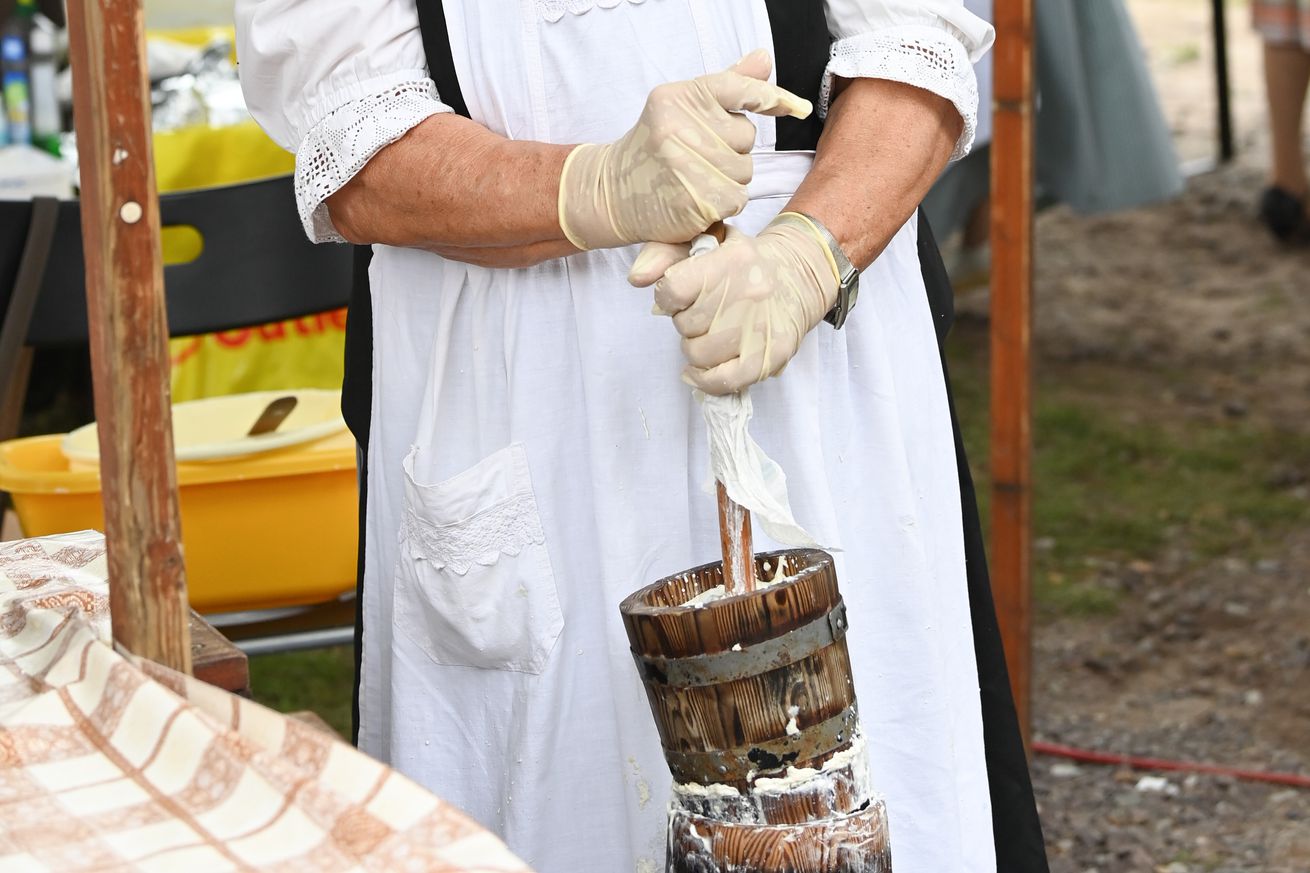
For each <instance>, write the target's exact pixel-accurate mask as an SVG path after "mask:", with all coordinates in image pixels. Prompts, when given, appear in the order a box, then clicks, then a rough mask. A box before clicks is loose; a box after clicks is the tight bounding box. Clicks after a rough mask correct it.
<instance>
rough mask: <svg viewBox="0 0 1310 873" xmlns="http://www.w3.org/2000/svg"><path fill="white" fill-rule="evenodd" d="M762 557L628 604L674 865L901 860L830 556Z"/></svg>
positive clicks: (654, 589)
mask: <svg viewBox="0 0 1310 873" xmlns="http://www.w3.org/2000/svg"><path fill="white" fill-rule="evenodd" d="M754 569H755V571H756V573H755V577H756V578H758V579H761V580H766V581H765V582H763V583H761V584H760V585H759V586H758V587H756V588H755V589H754V590H748V591H745V592H744V593H738V594H733V595H728V596H723V597H719V598H710V599H706V598H702V600H703V601H704V602H698V603H695V604H688V601H692V600H693V599H695V598H697V597H698V596H700V595H705V594H706V593H707V592H711V591H712V590H713V589H715V588H716V586H719V585H722V584H724V579H723V565H722V563H721V562H716V563H713V564H706V565H704V566H702V567H697V568H695V569H693V570H688V571H686V572H684V573H680V574H678V575H676V576H671V577H669V578H666V579H662V580H660V581H659V582H656V583H654V584H653V585H649V586H647V587H646V588H643V589H641V590H640V591H638V592H636V593H635V594H633V595H632V596H630V597H628V598H627V599H626V600H625V601H623V604H622V605H621V607H620V610H621V612H622V614H623V621H624V625H625V627H626V629H627V633H628V640H629V642H630V643H631V646H632V651H633V654H634V656H635V658H636V661H637V668H638V671H639V672H640V674H641V679H642V682H643V684H644V685H645V687H646V692H647V696H648V697H649V700H650V707H651V713H652V714H653V715H654V717H655V723H656V725H657V727H658V729H659V735H660V740H661V743H662V744H663V747H664V756H665V760H666V761H667V762H668V765H669V769H670V770H671V771H672V773H673V779H674V783H675V788H674V797H673V799H672V803H671V804H670V809H669V853H668V864H667V870H668V871H670V873H782V871H788V873H890V871H891V869H892V868H891V853H890V845H889V837H888V830H887V811H886V807H885V806H884V804H883V802H882V800H881V799H880V798H878V797H877V796H876V794H875V793H874V792H873V790H872V787H871V785H870V779H869V775H868V763H867V760H866V757H865V754H864V740H863V737H862V736H861V734H860V729H859V717H858V713H857V708H856V700H855V687H854V684H853V682H852V679H851V666H850V657H849V655H848V653H847V648H846V630H847V624H846V611H845V606H844V604H843V602H842V597H841V593H840V591H839V590H838V587H837V575H836V572H835V570H834V567H833V559H832V556H831V555H829V554H827V553H826V552H823V551H819V550H817V549H803V550H791V551H784V552H774V553H771V554H763V555H758V556H756V557H755V568H754ZM770 579H775V580H777V581H775V582H772V583H770V582H768V581H767V580H770Z"/></svg>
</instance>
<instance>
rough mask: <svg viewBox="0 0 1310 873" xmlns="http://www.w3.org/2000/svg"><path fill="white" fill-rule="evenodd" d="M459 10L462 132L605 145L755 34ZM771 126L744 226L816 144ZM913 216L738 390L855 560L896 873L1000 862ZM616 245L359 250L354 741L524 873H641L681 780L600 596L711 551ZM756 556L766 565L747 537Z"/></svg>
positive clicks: (693, 423)
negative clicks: (362, 501)
mask: <svg viewBox="0 0 1310 873" xmlns="http://www.w3.org/2000/svg"><path fill="white" fill-rule="evenodd" d="M592 5H593V2H589V0H568V2H563V0H476V2H474V0H465V2H447V4H446V7H447V15H448V19H449V22H450V26H451V42H452V46H453V50H454V56H455V60H456V65H457V67H458V71H459V76H460V80H461V83H462V85H463V90H464V95H465V98H466V99H467V102H468V105H469V109H470V111H471V113H472V115H473V117H474V118H475V119H476V120H478V121H480V122H482V123H483V124H486V125H487V126H489V127H490V128H491V129H492V130H495V131H497V132H499V133H502V134H505V135H507V136H510V137H514V138H524V139H527V138H530V139H536V140H546V141H552V142H564V143H567V142H583V141H602V142H603V141H608V140H612V139H614V138H616V137H618V136H620V135H621V134H622V133H623V132H624V131H625V130H626V129H627V128H628V127H630V126H631V124H632V123H633V121H634V120H635V119H636V117H637V115H638V114H639V113H640V111H641V108H642V106H643V104H644V101H645V98H646V95H647V93H648V92H649V91H650V90H651V88H653V87H654V86H656V85H658V84H660V83H662V82H666V81H673V80H678V79H686V78H690V77H693V76H697V75H700V74H702V73H705V72H707V71H713V70H718V69H721V68H724V67H726V66H728V65H729V64H730V63H732V62H733V61H734V60H736V59H737V58H738V57H740V56H742V55H744V54H745V53H747V52H748V51H750V50H751V49H754V48H756V47H759V46H766V47H771V46H772V40H771V36H770V30H769V24H768V20H767V16H766V12H765V6H764V3H763V2H762V0H760V2H752V3H688V2H686V0H646V2H638V0H632V2H619V0H599V2H598V3H595V4H594V5H595V8H591V9H589V10H588V9H584V8H585V7H590V6H592ZM755 120H756V121H757V123H758V126H759V135H758V139H757V149H756V154H755V179H754V181H753V182H752V184H751V186H750V192H751V198H752V199H751V202H750V205H749V207H748V208H747V210H746V212H745V213H744V214H743V215H742V216H741V217H740V219H739V220H738V224H739V226H741V227H742V228H744V229H745V230H747V231H750V232H754V231H757V230H758V229H759V228H760V227H762V226H763V225H764V224H765V223H767V222H768V220H769V219H770V218H771V217H772V216H773V215H774V214H776V213H777V212H778V211H779V210H780V209H781V208H782V207H783V206H784V205H785V204H786V202H787V200H788V198H789V196H790V194H791V193H792V192H793V191H794V190H795V188H796V186H797V185H798V184H799V182H800V181H801V179H802V178H803V177H804V175H805V173H806V171H807V169H808V167H809V164H810V161H811V156H810V155H805V154H796V153H793V154H776V153H774V152H773V151H772V149H773V142H774V126H773V122H772V121H771V120H769V119H763V118H759V119H755ZM915 233H916V231H915V223H914V222H910V223H909V224H907V225H906V226H905V227H904V228H902V230H901V231H900V233H899V234H898V235H897V237H896V238H895V240H894V241H893V242H892V244H891V245H890V246H889V247H888V249H887V251H886V252H885V253H884V254H883V255H882V257H880V258H879V259H878V261H877V262H876V263H875V264H874V265H873V266H872V267H870V269H869V270H868V271H866V272H865V274H864V276H863V279H862V281H861V288H862V293H861V297H860V305H859V307H858V308H857V309H856V310H855V312H854V314H853V316H852V317H851V319H850V320H849V321H848V322H847V325H846V327H845V328H844V329H843V330H841V331H833V330H832V329H831V328H829V327H828V326H827V325H820V326H819V327H818V328H817V329H816V330H815V331H814V332H813V334H812V335H811V336H810V337H809V338H808V339H807V340H806V342H805V345H804V346H803V348H802V349H801V352H800V354H799V355H798V356H797V358H796V360H795V361H793V362H792V364H791V365H790V366H789V367H788V368H787V371H786V373H785V375H783V376H782V377H781V378H778V379H774V380H770V381H769V382H768V383H766V384H764V385H761V386H757V387H756V388H754V389H752V396H753V398H754V402H755V408H756V417H755V420H754V424H753V431H754V434H755V436H756V438H757V439H758V440H759V442H760V444H761V445H762V446H763V447H764V449H765V450H766V451H767V452H768V453H769V454H770V455H772V457H774V458H775V459H776V460H777V461H778V462H779V463H780V464H781V465H782V466H783V468H784V469H785V470H786V472H787V475H788V480H789V487H790V492H791V498H792V505H793V508H794V509H795V511H796V517H797V520H798V521H799V522H800V523H801V524H802V525H804V526H805V527H807V528H808V529H809V530H810V531H811V532H812V533H814V534H815V536H816V537H817V538H818V539H819V540H820V541H821V542H825V543H830V544H834V545H836V546H838V547H840V548H841V549H842V552H841V553H840V554H838V555H837V566H838V572H839V575H840V579H841V583H842V589H843V592H844V594H845V597H846V602H847V604H848V608H849V615H850V622H851V632H850V637H849V641H850V652H851V660H852V664H853V667H854V671H855V679H856V686H857V692H858V695H859V702H860V710H861V717H862V721H863V725H864V731H865V734H866V736H867V738H868V741H869V746H870V749H871V755H872V766H873V776H874V780H875V784H876V785H877V786H878V787H879V789H880V790H881V791H883V792H884V793H885V794H886V796H887V800H888V807H889V810H890V813H891V827H892V844H893V855H894V863H895V869H896V871H897V873H956V871H969V873H973V871H978V873H995V869H996V867H995V862H994V860H993V857H994V856H993V844H992V825H991V813H990V807H989V800H988V792H987V776H986V771H985V766H984V759H983V743H982V724H981V718H980V714H979V700H978V683H977V673H976V669H975V664H974V654H973V642H972V633H971V628H970V622H969V606H968V596H967V592H966V588H965V568H964V549H963V538H962V533H961V530H962V527H961V520H960V496H959V487H958V480H957V477H956V467H955V455H954V448H953V443H952V435H951V427H950V421H949V418H948V412H947V401H946V393H945V386H944V384H943V378H942V372H941V365H940V362H939V359H938V352H937V344H936V340H935V337H934V332H933V325H932V321H931V317H930V315H929V310H928V305H927V301H926V298H925V291H924V287H923V281H922V278H921V275H920V270H919V261H918V257H917V252H916V245H915V243H916V239H915ZM634 255H635V250H633V249H625V250H617V251H600V252H592V253H587V254H582V255H577V256H574V257H571V258H568V259H565V260H556V261H552V262H549V263H545V264H542V265H540V266H537V267H533V268H530V269H523V270H488V269H482V268H478V267H469V266H465V265H463V264H460V263H455V262H451V261H445V260H443V259H441V258H439V257H437V256H435V255H432V254H429V253H426V252H421V251H417V250H409V249H397V248H388V247H383V246H377V247H375V256H374V258H373V262H372V267H371V271H370V278H371V282H372V297H373V319H374V360H373V409H372V429H371V438H370V444H369V458H368V464H369V477H368V484H369V493H368V497H367V499H368V507H367V515H368V528H367V549H366V563H367V567H366V582H365V586H364V601H363V609H364V628H365V630H364V651H363V679H362V692H361V693H362V699H361V704H362V726H361V732H360V745H361V747H362V748H363V749H364V750H365V751H367V752H369V753H370V754H373V755H375V756H377V757H379V758H381V759H382V760H384V761H386V762H388V763H390V764H392V765H393V766H394V767H396V768H398V769H399V770H400V771H401V772H403V773H405V774H407V775H408V776H410V777H412V778H414V779H416V780H417V781H419V782H421V783H422V784H424V785H426V786H427V787H429V788H431V789H432V790H433V791H435V792H437V793H438V794H440V795H441V796H443V797H445V798H446V799H448V800H450V801H452V802H453V803H455V804H457V805H458V806H460V807H462V808H464V809H465V810H467V811H468V812H469V813H470V814H471V815H472V816H473V817H475V818H476V819H477V820H478V821H480V822H481V823H483V824H484V825H486V826H487V827H488V828H490V829H492V830H493V831H495V832H496V833H498V834H500V835H501V836H502V837H503V838H504V839H505V840H506V841H507V842H508V843H509V845H510V847H511V848H513V849H514V850H515V851H516V852H517V853H518V854H520V855H521V856H522V857H523V858H524V859H525V860H527V861H528V862H529V863H530V864H531V865H532V866H533V867H534V868H535V869H537V870H538V871H540V873H615V871H639V873H645V871H656V870H659V869H661V868H662V866H663V858H664V833H665V811H666V803H667V799H668V796H669V783H670V777H669V773H668V769H667V768H666V766H665V764H664V761H663V758H662V756H661V752H660V744H659V740H658V738H657V736H656V732H655V728H654V723H653V721H652V719H651V717H650V714H649V711H648V708H647V703H646V698H645V694H644V692H643V690H642V687H641V684H640V682H639V681H638V677H637V673H636V670H635V668H634V666H633V662H632V656H631V655H630V653H629V651H628V645H627V640H626V637H625V635H624V630H623V625H622V622H621V621H620V618H619V612H618V605H619V602H620V601H621V600H622V599H623V598H624V597H625V596H626V595H628V594H629V593H631V592H632V591H634V590H636V589H637V588H639V587H641V586H643V585H646V584H648V583H650V582H652V581H654V580H656V579H658V578H660V577H663V576H666V575H670V574H673V573H676V572H678V571H680V570H684V569H687V568H689V567H691V566H694V565H696V564H700V563H704V562H706V561H710V560H713V559H715V558H716V557H717V549H718V542H719V540H718V532H717V527H716V521H715V504H714V501H713V499H712V498H710V497H708V496H706V495H705V494H704V493H703V492H702V485H703V483H704V480H705V478H706V474H707V450H706V445H705V433H704V425H703V423H702V420H701V417H700V414H699V412H698V410H697V408H696V406H695V404H694V402H693V400H692V398H691V393H690V390H689V389H688V388H687V387H686V386H685V385H684V384H683V383H682V382H681V381H680V379H679V372H680V369H681V367H682V359H681V354H680V351H679V344H678V336H677V334H676V332H675V330H674V328H673V326H672V325H671V324H670V323H669V321H668V320H667V319H664V318H659V317H653V316H652V315H651V314H650V309H651V302H652V301H651V295H650V292H649V291H648V290H636V289H633V288H631V287H630V286H629V285H628V284H627V282H626V281H625V277H626V274H627V270H628V266H629V264H630V263H631V260H632V258H633V256H634ZM757 547H758V548H760V549H761V550H763V549H766V548H771V547H773V546H772V544H770V543H769V542H767V540H766V539H765V538H764V537H763V536H762V535H760V534H758V533H757Z"/></svg>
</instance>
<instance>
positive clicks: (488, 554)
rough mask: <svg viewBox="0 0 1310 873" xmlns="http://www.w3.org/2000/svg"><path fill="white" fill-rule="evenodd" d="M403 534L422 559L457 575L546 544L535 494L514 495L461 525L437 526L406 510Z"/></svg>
mask: <svg viewBox="0 0 1310 873" xmlns="http://www.w3.org/2000/svg"><path fill="white" fill-rule="evenodd" d="M400 535H401V539H402V540H408V541H410V542H415V543H418V544H419V547H420V551H421V552H422V555H423V558H425V559H426V560H429V561H431V562H433V563H434V564H436V565H437V566H439V567H444V568H445V569H447V570H450V571H451V572H452V573H455V574H456V575H458V576H463V575H465V574H467V573H468V571H469V570H470V569H472V568H473V567H474V566H475V565H479V566H483V567H490V566H491V565H492V564H495V563H496V561H497V560H499V559H500V556H501V555H518V554H519V553H520V552H522V551H523V549H524V548H525V547H526V546H532V545H541V544H542V543H544V542H545V541H546V533H545V531H543V530H542V527H541V519H540V517H539V516H538V515H537V501H536V499H535V498H534V497H533V496H532V494H518V495H515V496H514V497H511V498H510V499H509V500H505V501H502V502H501V503H497V504H496V505H495V506H492V507H489V508H487V509H484V510H483V511H481V512H479V513H478V514H477V515H474V516H473V517H472V518H470V519H468V520H466V521H461V522H460V523H458V524H449V525H435V524H432V523H431V522H428V521H424V520H423V519H421V518H419V517H418V516H417V515H415V514H414V512H413V510H406V512H405V518H404V520H403V521H402V522H401V528H400Z"/></svg>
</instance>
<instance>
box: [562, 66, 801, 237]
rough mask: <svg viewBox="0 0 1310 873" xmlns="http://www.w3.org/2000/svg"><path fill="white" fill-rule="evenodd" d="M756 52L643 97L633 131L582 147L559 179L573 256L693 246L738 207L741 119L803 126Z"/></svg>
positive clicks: (749, 127)
mask: <svg viewBox="0 0 1310 873" xmlns="http://www.w3.org/2000/svg"><path fill="white" fill-rule="evenodd" d="M772 68H773V61H772V60H771V59H770V58H769V54H768V52H766V51H764V50H763V49H761V50H759V51H755V52H752V53H751V54H749V55H747V56H746V57H744V58H742V59H741V60H740V61H738V62H737V63H736V64H734V65H733V66H732V67H730V68H729V69H728V70H725V71H724V72H721V73H713V74H710V75H707V76H701V77H699V78H696V79H691V80H690V81H686V82H672V83H669V84H666V85H660V86H659V87H657V88H656V89H655V90H653V91H651V93H650V96H649V97H648V98H647V100H646V108H645V109H644V110H643V111H642V113H641V118H640V119H639V120H638V121H637V125H636V127H634V128H633V129H632V130H630V131H629V132H628V133H627V134H626V135H624V136H623V138H621V139H619V140H618V141H616V142H613V143H610V144H609V145H594V144H589V145H580V146H578V147H577V148H576V149H574V150H573V151H572V152H571V153H570V154H569V156H568V158H567V159H566V160H565V163H564V170H563V173H562V174H561V176H560V188H559V222H560V227H561V228H562V229H563V230H564V234H565V236H567V237H568V238H569V241H570V242H571V243H573V244H574V245H575V246H577V247H578V248H580V249H584V250H586V249H597V248H610V247H614V246H622V245H628V244H630V243H635V242H647V241H650V240H657V241H660V242H669V243H674V242H680V241H682V240H687V239H691V238H692V237H693V236H695V235H696V234H698V233H700V232H701V231H703V230H704V229H705V228H707V227H709V226H710V225H711V224H713V223H714V222H716V221H719V220H720V219H723V218H726V217H728V216H731V215H736V214H737V213H739V212H741V210H742V209H743V208H745V206H746V199H747V198H746V183H747V182H749V181H750V179H751V173H752V171H753V166H752V162H751V158H750V152H751V149H752V148H753V147H754V145H755V125H754V124H752V123H751V122H750V121H749V120H748V119H747V118H745V117H744V116H742V115H740V114H739V113H740V112H741V111H749V112H756V113H760V114H763V115H791V116H794V117H796V118H805V117H806V116H808V115H809V114H810V112H811V110H812V109H813V107H812V106H811V105H810V102H809V101H808V100H805V99H803V98H800V97H797V96H796V95H795V94H792V93H791V92H790V91H787V90H785V89H783V88H779V87H778V86H777V85H773V84H770V83H769V82H767V81H765V80H766V79H768V76H769V72H770V70H772Z"/></svg>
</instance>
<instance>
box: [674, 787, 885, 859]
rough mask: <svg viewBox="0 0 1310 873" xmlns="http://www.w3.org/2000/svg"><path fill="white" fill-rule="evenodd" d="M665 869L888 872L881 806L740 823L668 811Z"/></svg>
mask: <svg viewBox="0 0 1310 873" xmlns="http://www.w3.org/2000/svg"><path fill="white" fill-rule="evenodd" d="M667 870H668V871H669V873H781V871H786V873H892V864H891V848H890V842H889V840H888V833H887V810H886V807H885V806H884V805H883V803H882V801H874V802H872V803H870V804H868V806H866V807H865V808H864V809H863V810H860V811H858V812H855V813H853V814H851V815H848V816H842V817H839V818H825V819H822V820H820V821H812V822H806V823H803V824H795V825H768V826H762V825H758V824H740V823H736V822H729V821H722V820H719V819H714V818H708V817H705V816H698V815H695V814H693V813H689V812H686V811H683V810H674V811H673V813H672V814H671V817H670V823H669V864H668V867H667Z"/></svg>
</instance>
